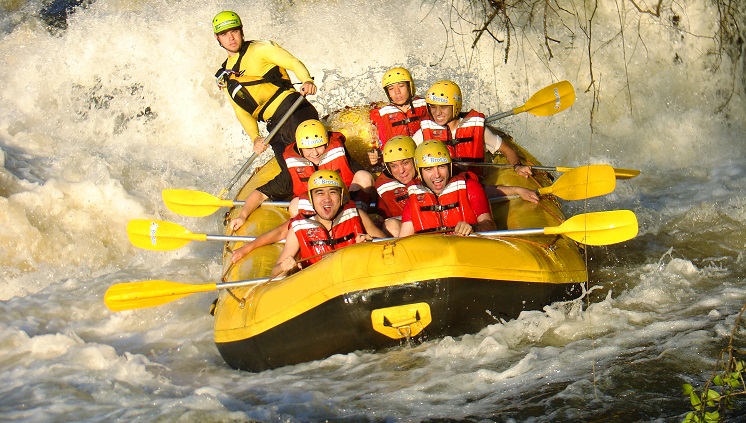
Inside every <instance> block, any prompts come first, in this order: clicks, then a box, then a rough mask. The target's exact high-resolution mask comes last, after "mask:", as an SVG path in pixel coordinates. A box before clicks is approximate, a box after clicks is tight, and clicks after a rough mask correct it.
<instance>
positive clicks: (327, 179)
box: [308, 169, 346, 204]
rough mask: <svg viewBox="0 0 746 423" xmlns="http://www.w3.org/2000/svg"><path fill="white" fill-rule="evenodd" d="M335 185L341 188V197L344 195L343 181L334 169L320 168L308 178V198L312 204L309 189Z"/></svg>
mask: <svg viewBox="0 0 746 423" xmlns="http://www.w3.org/2000/svg"><path fill="white" fill-rule="evenodd" d="M326 187H336V188H339V189H340V190H341V194H342V197H343V198H344V196H345V191H346V189H345V188H346V187H345V183H344V182H342V178H341V177H340V176H339V173H337V171H336V170H329V169H321V170H317V171H316V172H313V173H312V174H311V176H310V177H309V178H308V199H309V200H310V201H311V204H313V197H312V196H311V191H313V190H315V189H319V188H326Z"/></svg>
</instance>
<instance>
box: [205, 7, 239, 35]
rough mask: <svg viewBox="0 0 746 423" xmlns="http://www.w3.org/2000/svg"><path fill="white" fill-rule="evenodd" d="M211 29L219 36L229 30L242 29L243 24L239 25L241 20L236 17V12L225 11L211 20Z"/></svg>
mask: <svg viewBox="0 0 746 423" xmlns="http://www.w3.org/2000/svg"><path fill="white" fill-rule="evenodd" d="M212 28H213V31H214V32H215V33H216V34H219V33H221V32H223V31H227V30H229V29H233V28H243V24H242V23H241V18H239V17H238V15H237V14H236V12H231V11H230V10H226V11H224V12H220V13H218V14H217V15H215V17H214V18H212Z"/></svg>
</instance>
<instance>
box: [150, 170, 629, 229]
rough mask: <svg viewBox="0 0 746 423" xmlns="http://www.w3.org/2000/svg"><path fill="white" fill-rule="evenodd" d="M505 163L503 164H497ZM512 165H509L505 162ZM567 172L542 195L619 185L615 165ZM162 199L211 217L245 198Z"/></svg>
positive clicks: (181, 193)
mask: <svg viewBox="0 0 746 423" xmlns="http://www.w3.org/2000/svg"><path fill="white" fill-rule="evenodd" d="M460 164H463V165H465V166H472V165H476V166H480V165H487V166H494V165H498V164H496V163H460ZM498 166H503V165H498ZM505 166H507V167H510V165H505ZM564 169H565V170H564V172H565V174H563V175H562V176H560V177H559V178H557V181H556V182H555V183H554V184H552V186H549V187H544V188H541V189H540V190H539V195H541V194H554V195H556V196H557V197H559V198H562V199H564V200H584V199H586V198H592V197H598V196H600V195H606V194H608V193H610V192H612V191H614V188H615V187H616V181H615V179H614V174H615V172H614V168H612V167H611V166H608V165H588V166H583V167H579V168H564ZM162 194H163V202H164V203H165V204H166V207H167V208H168V209H169V210H171V211H172V212H174V213H177V214H180V215H182V216H192V217H204V216H209V215H211V214H213V213H215V212H216V211H218V210H219V209H220V208H221V207H233V206H243V204H244V202H243V201H236V200H223V199H220V198H218V197H216V196H214V195H212V194H209V193H206V192H204V191H194V190H187V189H164V190H163V193H162ZM262 206H275V207H287V206H288V202H287V201H265V202H264V203H262Z"/></svg>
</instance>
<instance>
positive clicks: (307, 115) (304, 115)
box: [267, 92, 319, 173]
mask: <svg viewBox="0 0 746 423" xmlns="http://www.w3.org/2000/svg"><path fill="white" fill-rule="evenodd" d="M298 97H300V93H297V92H294V93H292V94H290V95H288V96H287V97H285V99H284V100H282V103H280V105H279V106H278V107H277V111H275V114H274V115H272V117H270V118H269V119H268V120H267V131H270V132H272V130H273V129H274V128H275V125H276V123H277V122H279V121H280V120H281V119H282V117H283V116H285V113H287V111H288V109H290V107H291V106H292V105H293V103H295V101H296V100H297V99H298ZM309 119H316V120H318V119H319V112H317V111H316V108H315V107H313V104H311V103H309V101H308V100H306V99H305V98H304V99H303V101H302V102H301V103H300V105H299V106H298V108H297V109H295V111H294V112H293V113H292V114H291V115H290V117H289V118H288V120H287V121H285V123H284V124H283V125H282V126H281V127H280V129H279V130H278V131H277V134H275V136H274V137H273V138H272V139H271V140H270V141H269V145H270V147H272V151H274V153H275V157H276V158H277V163H278V164H279V165H280V172H281V173H282V171H287V170H288V167H287V165H286V164H285V159H284V158H283V157H282V154H283V153H284V152H285V149H286V148H287V146H289V145H290V144H292V143H294V142H295V130H296V129H298V125H300V124H301V123H303V122H305V121H307V120H309Z"/></svg>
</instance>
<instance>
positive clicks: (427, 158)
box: [414, 140, 452, 178]
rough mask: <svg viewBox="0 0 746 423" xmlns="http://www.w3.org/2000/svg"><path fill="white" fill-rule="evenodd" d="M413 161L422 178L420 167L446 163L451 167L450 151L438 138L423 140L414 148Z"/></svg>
mask: <svg viewBox="0 0 746 423" xmlns="http://www.w3.org/2000/svg"><path fill="white" fill-rule="evenodd" d="M414 163H415V165H417V173H419V174H420V178H422V169H424V168H427V167H435V166H440V165H443V164H447V165H448V168H449V170H451V171H452V169H451V153H449V152H448V147H446V145H445V144H444V143H442V142H441V141H438V140H429V141H425V142H423V143H422V144H420V145H418V146H417V149H416V150H414Z"/></svg>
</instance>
